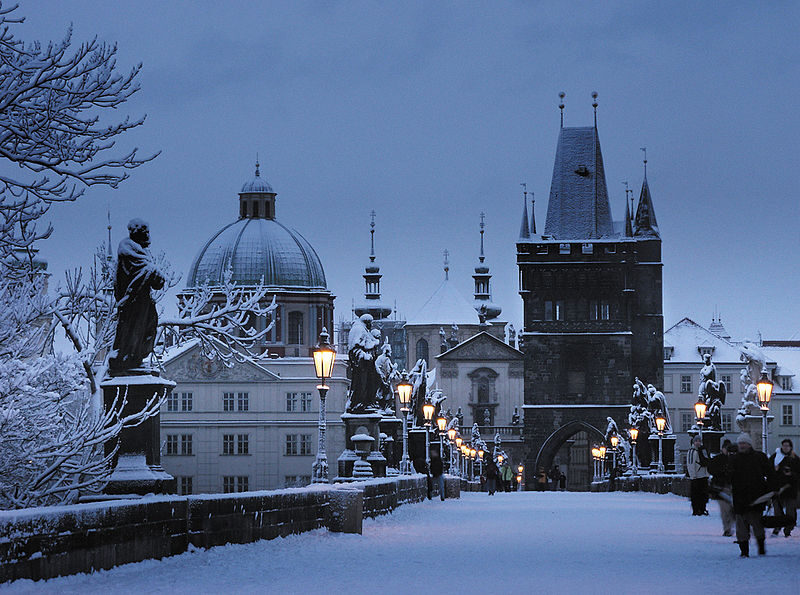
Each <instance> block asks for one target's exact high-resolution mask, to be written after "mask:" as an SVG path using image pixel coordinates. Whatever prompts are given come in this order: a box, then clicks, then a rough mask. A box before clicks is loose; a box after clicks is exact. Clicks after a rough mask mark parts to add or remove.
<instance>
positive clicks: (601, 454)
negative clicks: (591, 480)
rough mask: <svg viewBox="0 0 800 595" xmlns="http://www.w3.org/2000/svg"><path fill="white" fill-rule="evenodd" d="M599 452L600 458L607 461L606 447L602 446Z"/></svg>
mask: <svg viewBox="0 0 800 595" xmlns="http://www.w3.org/2000/svg"><path fill="white" fill-rule="evenodd" d="M597 450H599V451H600V458H601V459H605V458H606V447H605V446H601V447H600V448H598V449H597Z"/></svg>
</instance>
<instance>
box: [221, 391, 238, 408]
mask: <svg viewBox="0 0 800 595" xmlns="http://www.w3.org/2000/svg"><path fill="white" fill-rule="evenodd" d="M234 397H235V395H234V393H222V410H223V411H233V402H234Z"/></svg>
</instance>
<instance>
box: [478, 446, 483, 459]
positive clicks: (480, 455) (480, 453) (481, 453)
mask: <svg viewBox="0 0 800 595" xmlns="http://www.w3.org/2000/svg"><path fill="white" fill-rule="evenodd" d="M478 458H479V459H480V460H481V461H482V460H483V449H482V448H481V449H480V450H479V451H478Z"/></svg>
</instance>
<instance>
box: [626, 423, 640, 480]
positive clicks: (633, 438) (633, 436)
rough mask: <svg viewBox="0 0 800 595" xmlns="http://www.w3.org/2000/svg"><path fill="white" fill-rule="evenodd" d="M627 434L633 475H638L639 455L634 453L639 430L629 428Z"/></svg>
mask: <svg viewBox="0 0 800 595" xmlns="http://www.w3.org/2000/svg"><path fill="white" fill-rule="evenodd" d="M628 434H630V436H631V451H632V452H631V454H632V456H631V459H633V460H632V461H631V462H632V463H633V474H634V475H639V461H638V458H639V454H638V453H637V452H636V440H637V438H639V428H631V429H630V430H628Z"/></svg>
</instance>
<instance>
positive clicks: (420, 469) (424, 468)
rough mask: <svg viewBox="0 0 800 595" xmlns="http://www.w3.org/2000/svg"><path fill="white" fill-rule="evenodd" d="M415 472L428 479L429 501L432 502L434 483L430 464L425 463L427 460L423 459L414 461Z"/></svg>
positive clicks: (419, 458) (418, 458)
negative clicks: (429, 468) (429, 467)
mask: <svg viewBox="0 0 800 595" xmlns="http://www.w3.org/2000/svg"><path fill="white" fill-rule="evenodd" d="M414 471H416V472H417V473H422V474H423V475H424V476H425V477H426V479H427V484H428V500H430V499H431V492H432V491H433V481H431V474H430V471H429V470H428V463H426V462H425V459H423V458H422V457H417V458H416V459H414Z"/></svg>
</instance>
